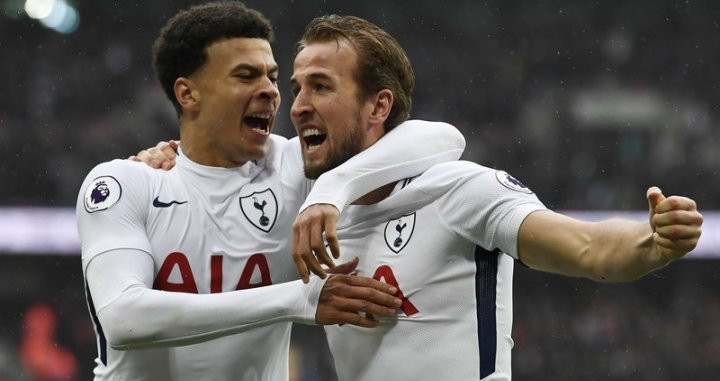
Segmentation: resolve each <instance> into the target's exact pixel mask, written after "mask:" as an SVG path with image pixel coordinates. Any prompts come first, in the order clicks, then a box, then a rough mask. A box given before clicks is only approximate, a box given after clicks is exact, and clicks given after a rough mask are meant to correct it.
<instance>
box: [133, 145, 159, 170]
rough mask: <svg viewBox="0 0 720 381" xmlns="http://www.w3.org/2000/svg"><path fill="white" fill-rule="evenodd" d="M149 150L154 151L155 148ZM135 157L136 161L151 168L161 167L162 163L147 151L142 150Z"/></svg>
mask: <svg viewBox="0 0 720 381" xmlns="http://www.w3.org/2000/svg"><path fill="white" fill-rule="evenodd" d="M150 150H155V148H150ZM135 156H136V158H137V161H141V162H143V163H145V164H147V165H148V166H150V167H151V168H155V169H159V168H160V167H161V166H162V161H160V160H158V159H156V158H155V157H154V156H153V154H152V153H151V152H150V151H149V150H146V149H144V150H142V151H140V152H138V154H137V155H135Z"/></svg>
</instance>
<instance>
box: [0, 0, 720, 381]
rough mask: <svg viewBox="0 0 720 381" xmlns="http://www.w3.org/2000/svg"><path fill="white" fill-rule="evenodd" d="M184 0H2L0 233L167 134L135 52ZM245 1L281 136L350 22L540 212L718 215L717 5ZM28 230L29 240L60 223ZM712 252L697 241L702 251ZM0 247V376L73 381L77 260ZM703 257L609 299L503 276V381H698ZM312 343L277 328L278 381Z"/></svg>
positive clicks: (712, 287)
mask: <svg viewBox="0 0 720 381" xmlns="http://www.w3.org/2000/svg"><path fill="white" fill-rule="evenodd" d="M193 3H196V2H190V1H169V0H156V1H143V2H139V1H123V2H110V1H70V0H34V1H32V0H31V1H25V0H0V57H1V58H0V73H2V75H0V88H1V89H3V91H1V92H0V142H2V144H1V145H0V179H2V183H1V184H0V219H1V218H2V217H3V216H2V214H3V213H4V214H6V215H9V213H11V212H12V213H20V214H22V213H25V212H28V213H32V212H33V211H38V210H41V211H51V212H53V213H54V212H59V211H64V212H67V211H68V209H67V208H68V207H72V206H73V205H74V202H75V198H76V196H77V192H78V188H79V186H80V183H81V182H82V180H83V178H84V176H85V174H86V173H87V172H88V171H89V170H90V169H91V168H92V167H93V166H94V165H96V164H97V163H99V162H102V161H107V160H110V159H113V158H119V157H120V158H121V157H127V156H128V155H130V154H132V153H135V152H137V151H139V150H140V149H141V148H144V147H149V146H152V145H154V144H155V143H156V142H158V141H160V140H167V139H170V138H177V137H178V131H177V122H176V119H175V115H174V112H173V110H172V107H171V106H170V103H169V102H168V101H167V100H166V99H165V96H164V94H163V93H162V91H161V90H160V87H159V85H158V84H157V83H156V81H155V79H154V76H153V72H152V68H151V64H150V45H151V44H152V41H153V40H154V38H155V36H156V34H157V32H158V30H159V28H160V26H161V25H162V23H163V22H164V20H166V19H167V18H168V17H169V16H171V15H173V14H174V13H175V12H176V11H177V10H179V9H181V8H185V7H187V6H188V5H190V4H193ZM246 3H247V4H248V5H249V6H251V7H253V8H256V9H258V10H260V11H261V12H263V13H264V14H265V15H266V16H268V18H270V20H272V21H273V23H274V25H275V29H276V42H275V44H274V46H273V48H274V52H275V58H276V60H277V61H278V63H279V64H280V67H281V80H280V86H281V90H282V96H283V98H284V101H283V104H282V109H281V111H280V117H279V123H278V124H277V125H276V130H275V132H276V133H279V134H281V135H285V136H292V135H293V128H292V125H291V123H290V120H289V118H288V109H289V105H290V103H291V97H290V94H289V91H288V82H289V80H288V79H289V76H290V73H291V70H292V57H293V46H294V44H295V42H296V41H297V39H299V37H300V36H301V34H302V31H303V28H304V26H305V25H306V24H307V22H308V21H310V20H311V19H312V18H313V17H315V16H318V15H322V14H326V13H340V14H353V15H357V16H361V17H364V18H367V19H369V20H370V21H373V22H375V23H377V24H378V25H380V26H381V27H383V28H385V29H386V30H388V31H389V32H390V33H391V34H392V35H394V36H395V37H396V38H397V39H398V40H399V41H400V43H401V44H402V45H403V46H404V47H405V49H406V50H407V52H408V54H409V56H410V58H411V60H412V62H413V64H414V66H415V72H416V76H417V86H416V89H415V93H414V107H413V113H412V115H413V117H415V118H421V119H430V120H442V121H446V122H450V123H453V124H454V125H456V126H457V127H458V128H460V129H461V130H462V132H463V133H464V134H465V137H466V138H467V142H468V147H467V149H466V152H465V156H464V158H465V159H468V160H473V161H476V162H478V163H481V164H483V165H486V166H489V167H496V168H503V169H505V170H507V171H508V172H510V173H512V174H513V175H514V176H515V177H517V178H519V179H521V180H522V181H523V182H524V183H526V184H527V185H528V186H529V187H530V188H532V189H533V190H534V191H535V192H536V193H537V194H538V196H539V197H540V199H541V200H543V201H544V202H545V203H546V205H548V206H549V207H551V208H553V209H558V210H590V211H601V210H615V211H635V210H642V209H644V208H646V201H645V198H644V195H645V190H646V189H647V187H648V186H650V185H658V186H660V187H661V188H662V189H663V190H664V191H665V193H666V194H683V195H687V196H690V197H692V198H694V199H695V200H696V201H697V202H698V204H699V205H700V209H701V211H703V212H704V213H705V214H706V216H708V215H712V212H711V211H712V210H714V209H720V197H718V193H719V190H720V176H719V175H718V164H719V163H720V129H718V122H719V118H720V109H719V102H718V101H719V100H720V98H719V96H718V83H719V81H720V71H718V66H719V65H720V3H718V2H715V1H711V0H706V1H692V0H687V1H675V0H672V1H671V0H638V1H626V2H621V1H553V0H546V1H539V0H529V1H499V0H498V1H469V0H464V1H447V0H445V1H429V0H415V1H379V0H365V1H362V2H360V1H340V0H325V1H319V0H305V1H300V0H295V1H269V0H266V1H259V0H258V1H251V0H248V1H246ZM48 4H50V5H53V6H54V9H55V13H52V12H51V11H50V10H49V9H51V8H53V7H49V6H48ZM58 10H62V12H63V14H62V15H58V14H57V11H58ZM30 15H32V16H34V18H33V17H30ZM61 16H64V17H65V18H64V19H62V18H61ZM43 17H45V18H43ZM9 208H10V209H9ZM17 208H21V209H17ZM9 211H11V212H9ZM706 211H707V212H706ZM13 221H15V220H13ZM41 221H43V222H44V223H41V224H37V223H36V225H39V226H38V227H37V228H38V229H39V230H41V231H43V233H47V232H48V231H49V230H51V231H58V229H60V228H58V227H56V225H52V224H50V223H47V222H48V221H49V220H48V219H41ZM45 223H47V224H45ZM72 223H73V221H72V220H70V222H69V223H67V224H65V225H68V224H72ZM65 225H63V226H65ZM13 226H17V224H8V225H2V226H0V229H1V230H5V231H9V230H11V229H12V228H13ZM711 226H713V225H711ZM714 226H717V225H714ZM65 227H66V228H67V226H65ZM25 233H26V232H20V233H17V234H16V233H13V234H15V235H14V236H13V235H10V238H9V239H8V240H9V242H10V243H12V242H18V240H19V239H20V235H22V234H25ZM718 236H720V231H718V230H717V229H716V230H713V229H712V228H711V229H710V230H708V229H707V227H706V230H705V233H704V237H703V239H713V240H715V242H717V237H718ZM0 237H2V233H1V232H0ZM13 237H15V239H14V240H13ZM40 237H41V238H36V239H35V241H36V242H41V241H43V238H42V236H40ZM75 239H76V238H75ZM73 244H74V243H73ZM10 246H12V245H10V244H7V243H6V244H2V243H0V285H1V286H2V287H0V305H1V306H2V308H1V311H0V380H61V379H78V380H84V379H90V378H91V376H90V370H89V369H90V368H91V367H92V357H93V356H94V351H95V348H94V337H93V336H92V331H91V325H90V322H89V319H88V317H87V312H86V306H85V304H84V303H85V302H84V295H83V285H82V275H81V271H80V260H79V256H78V255H77V251H76V250H75V249H70V250H68V249H63V250H53V249H42V250H39V251H38V250H30V249H23V247H24V246H21V247H20V248H15V249H12V250H11V249H7V247H10ZM3 247H5V248H6V249H4V254H3ZM71 247H74V246H72V245H71ZM30 254H32V255H30ZM58 254H60V255H58ZM712 254H714V256H720V252H715V253H710V255H709V256H707V253H706V255H704V256H702V257H697V258H695V259H687V260H682V261H680V262H678V263H675V264H673V265H672V266H670V267H668V268H667V269H663V270H661V271H660V272H658V273H657V274H655V275H651V276H648V277H646V278H645V279H642V280H641V281H639V282H636V283H632V284H624V285H599V284H595V283H592V282H587V281H583V280H576V279H568V278H562V277H557V276H552V275H547V274H541V273H537V272H533V271H530V270H527V269H524V268H522V267H521V266H516V268H517V271H516V286H515V316H516V318H515V328H514V337H515V340H516V346H515V350H514V358H513V363H514V367H513V368H514V372H515V379H516V380H536V379H547V378H550V377H552V379H554V380H578V379H584V380H677V379H680V378H681V377H683V378H686V379H692V380H711V379H717V377H718V376H719V375H720V296H719V293H718V291H717V290H718V289H720V279H718V275H717V273H718V270H720V260H718V259H712V257H713V255H712ZM691 257H692V255H691ZM53 316H55V318H56V319H57V320H56V321H53ZM33 319H34V320H33ZM53 322H54V323H55V324H56V325H54V326H53V325H52V324H51V323H53ZM38 326H41V327H44V328H43V329H47V330H49V329H50V328H48V327H52V330H50V331H48V332H51V333H50V334H48V335H49V337H50V341H51V342H52V344H53V346H54V348H55V350H54V351H50V352H47V351H46V352H47V353H45V352H43V353H45V355H44V356H40V357H38V356H39V355H36V354H34V353H37V352H38V350H35V351H34V352H33V350H32V345H40V347H38V348H43V347H42V345H41V344H37V343H35V344H32V343H31V344H32V345H31V344H28V338H27V330H28V329H29V328H28V327H30V328H32V327H35V328H37V327H38ZM37 329H39V328H37ZM52 332H54V334H53V333H52ZM323 343H324V342H323V337H322V332H321V331H318V330H316V329H312V328H306V327H300V328H299V329H297V330H296V331H295V345H296V349H297V351H296V352H295V354H296V355H297V359H298V363H299V364H300V365H301V366H300V367H298V368H297V369H298V373H297V375H296V376H297V379H298V380H333V379H334V375H333V372H332V367H331V366H330V363H329V358H328V356H329V355H328V354H327V352H326V349H325V346H324V344H323ZM28 346H30V348H31V349H25V350H23V349H22V348H28ZM318 348H321V349H318ZM24 351H25V352H24ZM39 351H40V352H42V351H43V350H39ZM48 351H49V350H48ZM24 353H25V354H24ZM27 353H29V354H27ZM37 363H39V364H40V365H37ZM33 364H35V365H33ZM72 364H75V365H72ZM38 369H40V370H38ZM42 369H46V370H48V369H49V370H54V372H50V371H47V372H43V371H41V370H42Z"/></svg>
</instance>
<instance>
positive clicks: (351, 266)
mask: <svg viewBox="0 0 720 381" xmlns="http://www.w3.org/2000/svg"><path fill="white" fill-rule="evenodd" d="M358 263H360V258H358V257H355V258H353V260H352V261H350V262H346V263H342V264H339V265H337V266H335V267H333V268H332V269H331V270H330V272H331V273H333V274H345V275H350V274H351V273H352V272H353V271H355V269H356V268H357V265H358Z"/></svg>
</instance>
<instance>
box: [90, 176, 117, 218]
mask: <svg viewBox="0 0 720 381" xmlns="http://www.w3.org/2000/svg"><path fill="white" fill-rule="evenodd" d="M121 195H122V187H121V186H120V183H119V182H118V181H117V180H116V179H115V178H114V177H112V176H100V177H98V178H96V179H95V180H93V181H92V182H91V183H90V185H88V187H87V188H86V189H85V210H87V212H88V213H93V212H97V211H100V210H105V209H107V208H109V207H111V206H113V205H115V203H116V202H118V201H119V200H120V196H121Z"/></svg>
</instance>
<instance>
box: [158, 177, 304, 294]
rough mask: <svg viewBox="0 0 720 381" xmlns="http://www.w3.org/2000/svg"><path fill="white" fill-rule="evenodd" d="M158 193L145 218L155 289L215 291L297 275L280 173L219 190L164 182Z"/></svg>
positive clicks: (289, 215)
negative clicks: (151, 251)
mask: <svg viewBox="0 0 720 381" xmlns="http://www.w3.org/2000/svg"><path fill="white" fill-rule="evenodd" d="M156 193H157V194H158V196H157V198H155V199H154V201H153V207H152V208H151V211H150V213H149V216H148V221H147V230H148V237H149V239H150V245H151V247H152V249H153V253H152V254H153V258H154V261H155V269H156V275H155V285H154V286H155V288H156V289H162V290H166V291H181V292H194V293H214V292H224V291H232V290H236V289H245V288H253V287H259V286H266V285H269V284H274V283H280V282H285V281H289V280H293V279H295V278H296V277H297V276H296V272H295V270H294V266H293V265H292V259H291V257H290V237H291V236H290V223H291V218H292V217H294V215H295V210H296V209H297V206H295V205H294V203H291V205H289V204H288V202H287V200H286V197H285V194H286V192H285V191H284V189H283V188H282V186H281V183H280V181H279V180H278V179H277V176H270V177H258V178H257V179H254V180H253V181H251V182H248V183H247V184H242V185H241V186H238V187H235V188H228V189H225V190H222V191H219V190H211V191H207V190H203V189H202V188H200V187H193V186H187V185H185V186H182V184H179V183H178V182H176V181H167V182H165V183H163V184H162V185H161V186H160V187H159V189H158V190H157V192H156ZM155 200H159V202H156V201H155Z"/></svg>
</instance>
